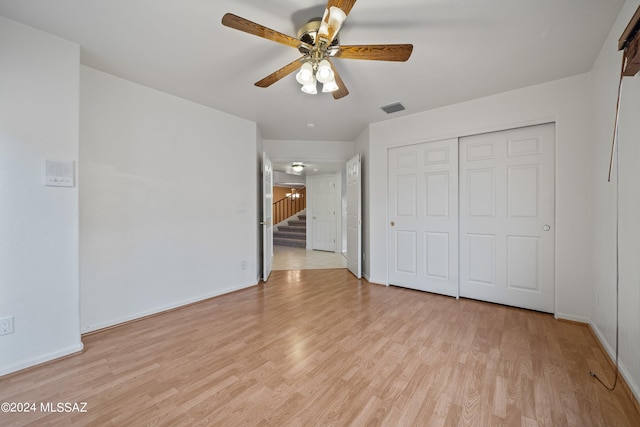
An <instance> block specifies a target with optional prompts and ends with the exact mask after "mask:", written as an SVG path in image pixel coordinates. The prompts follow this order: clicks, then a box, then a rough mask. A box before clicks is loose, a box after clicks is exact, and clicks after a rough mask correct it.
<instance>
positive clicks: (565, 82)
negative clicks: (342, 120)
mask: <svg viewBox="0 0 640 427" xmlns="http://www.w3.org/2000/svg"><path fill="white" fill-rule="evenodd" d="M589 84H590V76H589V74H583V75H579V76H575V77H571V78H567V79H562V80H558V81H553V82H549V83H545V84H541V85H537V86H532V87H528V88H523V89H519V90H515V91H511V92H506V93H502V94H498V95H494V96H490V97H486V98H481V99H477V100H474V101H469V102H465V103H461V104H456V105H451V106H448V107H444V108H439V109H436V110H431V111H426V112H423V113H418V114H414V115H410V116H405V117H401V118H398V119H392V120H387V121H384V122H379V123H373V124H371V125H370V129H369V132H370V134H369V144H370V146H369V161H368V162H367V166H368V170H369V173H368V177H369V197H370V199H369V207H368V209H366V210H365V212H367V214H368V216H369V223H370V224H369V226H370V227H371V228H370V232H369V233H368V234H369V238H370V241H369V253H368V254H367V256H366V258H367V259H368V262H367V264H366V265H367V266H370V271H369V274H370V280H371V281H373V282H376V283H387V237H386V230H387V210H386V203H387V174H386V170H387V149H388V147H391V146H398V145H406V144H410V143H417V142H426V141H436V140H440V139H445V138H449V137H459V136H463V135H473V134H478V133H482V132H487V131H495V130H501V129H508V128H513V127H518V126H522V125H531V124H536V123H542V122H547V121H555V122H556V313H555V314H556V316H558V317H562V318H567V319H573V320H578V321H583V322H588V320H589V315H590V310H589V307H590V303H591V299H590V298H591V295H590V292H589V283H590V277H589V259H590V250H589V229H590V227H589V224H590V220H589V208H590V202H589V196H590V194H589V193H590V192H589V177H590V171H589V167H590V152H589V146H590V144H589V141H590V124H589V119H590V108H589V105H590V97H589Z"/></svg>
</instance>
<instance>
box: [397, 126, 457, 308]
mask: <svg viewBox="0 0 640 427" xmlns="http://www.w3.org/2000/svg"><path fill="white" fill-rule="evenodd" d="M388 171H389V176H388V185H389V200H388V206H389V224H388V230H389V284H392V285H399V286H404V287H408V288H412V289H419V290H423V291H428V292H435V293H439V294H444V295H450V296H457V295H458V140H457V139H449V140H444V141H438V142H429V143H423V144H417V145H411V146H406V147H398V148H393V149H390V150H389V164H388Z"/></svg>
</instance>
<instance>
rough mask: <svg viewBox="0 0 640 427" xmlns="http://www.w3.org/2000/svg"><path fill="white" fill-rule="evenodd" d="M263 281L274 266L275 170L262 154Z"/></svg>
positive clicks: (265, 154)
mask: <svg viewBox="0 0 640 427" xmlns="http://www.w3.org/2000/svg"><path fill="white" fill-rule="evenodd" d="M262 245H263V247H262V280H264V281H265V282H266V281H267V279H269V275H270V274H271V266H272V264H273V168H272V165H271V160H269V157H268V156H267V153H262Z"/></svg>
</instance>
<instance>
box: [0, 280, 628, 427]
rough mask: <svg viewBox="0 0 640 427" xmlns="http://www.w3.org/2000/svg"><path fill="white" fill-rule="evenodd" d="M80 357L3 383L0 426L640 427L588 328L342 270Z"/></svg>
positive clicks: (265, 287) (275, 285)
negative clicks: (27, 408) (24, 406)
mask: <svg viewBox="0 0 640 427" xmlns="http://www.w3.org/2000/svg"><path fill="white" fill-rule="evenodd" d="M83 341H84V344H85V351H84V353H82V354H80V355H77V356H73V357H69V358H66V359H63V360H60V361H57V362H54V363H50V364H47V365H43V366H40V367H36V368H33V369H29V370H27V371H24V372H21V373H17V374H14V375H10V376H7V377H4V378H1V379H0V402H36V403H38V404H39V403H40V402H53V403H57V402H72V403H73V402H86V403H87V407H86V410H87V412H86V413H42V412H39V411H37V412H35V413H26V414H25V413H23V414H16V413H0V425H2V426H8V425H19V426H23V425H34V426H41V425H56V426H57V425H95V426H143V425H166V426H183V425H184V426H198V425H201V426H243V425H247V426H316V425H317V426H346V425H387V426H492V427H493V426H527V427H530V426H580V427H584V426H639V425H640V415H639V414H638V413H637V412H636V411H635V408H634V407H633V406H632V403H631V401H630V400H629V398H628V397H627V396H626V394H625V393H624V392H623V390H622V389H621V388H618V389H616V391H614V392H613V393H610V392H608V391H606V390H605V389H604V388H603V387H602V386H600V385H599V384H597V383H596V381H595V380H594V379H593V378H591V377H590V376H589V370H590V369H592V370H595V371H597V372H598V373H600V374H601V375H603V376H607V377H608V378H611V376H612V373H611V369H610V367H609V365H608V361H607V359H606V357H605V355H604V354H603V353H602V351H601V349H600V348H599V346H598V344H597V343H596V341H595V339H594V338H593V336H592V335H591V333H590V331H589V330H588V328H587V327H586V326H584V325H579V324H574V323H568V322H561V321H558V320H555V319H554V318H553V317H552V316H551V315H548V314H541V313H537V312H531V311H526V310H520V309H515V308H509V307H504V306H499V305H494V304H487V303H482V302H476V301H471V300H464V299H461V300H456V299H453V298H449V297H443V296H437V295H432V294H428V293H422V292H418V291H412V290H408V289H402V288H396V287H384V286H380V285H370V284H368V283H367V282H366V281H364V280H362V281H361V280H357V279H355V278H354V276H353V275H352V274H351V273H349V272H348V271H347V270H345V269H336V270H306V271H275V272H273V273H272V276H271V278H270V280H269V281H268V283H266V284H264V283H261V284H260V285H258V286H255V287H252V288H248V289H245V290H242V291H238V292H234V293H232V294H227V295H223V296H220V297H216V298H213V299H210V300H207V301H203V302H201V303H197V304H193V305H190V306H188V307H184V308H182V309H178V310H174V311H171V312H167V313H164V314H161V315H158V316H153V317H150V318H147V319H143V320H140V321H137V322H132V323H129V324H125V325H122V326H119V327H116V328H112V329H109V330H105V331H102V332H99V333H95V334H92V335H88V336H85V337H84V338H83Z"/></svg>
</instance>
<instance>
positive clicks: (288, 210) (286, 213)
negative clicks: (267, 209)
mask: <svg viewBox="0 0 640 427" xmlns="http://www.w3.org/2000/svg"><path fill="white" fill-rule="evenodd" d="M304 195H305V192H304V191H299V192H296V191H293V190H292V192H291V193H290V194H289V195H288V196H287V197H284V198H282V199H280V200H278V201H277V202H274V203H273V225H276V224H278V223H280V222H282V221H284V220H285V219H287V218H289V217H290V216H293V215H295V214H297V213H298V212H300V211H301V210H304V209H305V208H306V207H307V204H306V199H305V197H304Z"/></svg>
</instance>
